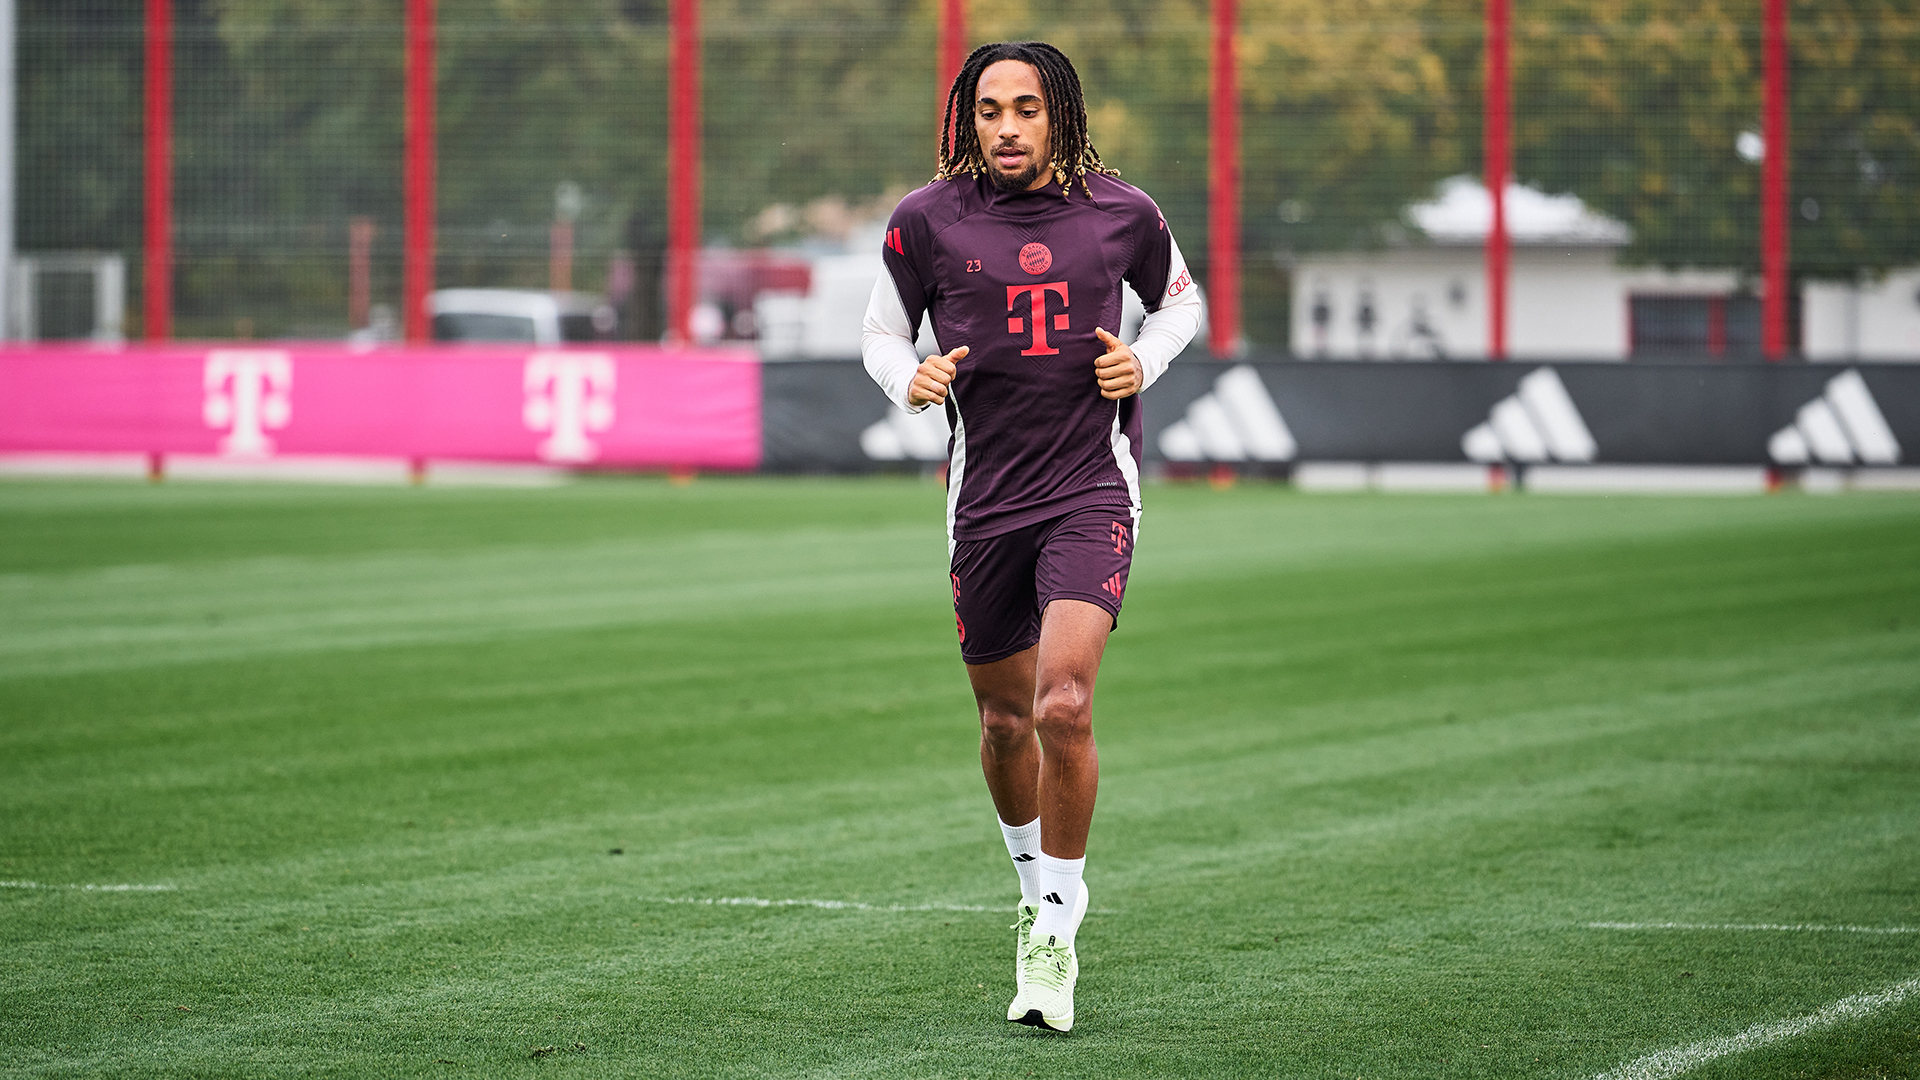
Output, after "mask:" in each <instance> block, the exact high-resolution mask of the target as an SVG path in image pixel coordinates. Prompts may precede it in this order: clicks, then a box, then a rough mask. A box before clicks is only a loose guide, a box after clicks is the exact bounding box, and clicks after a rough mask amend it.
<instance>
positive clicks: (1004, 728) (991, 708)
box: [980, 701, 1033, 749]
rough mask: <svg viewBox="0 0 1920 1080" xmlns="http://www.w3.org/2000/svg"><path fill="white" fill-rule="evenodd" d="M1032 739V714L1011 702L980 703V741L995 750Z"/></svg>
mask: <svg viewBox="0 0 1920 1080" xmlns="http://www.w3.org/2000/svg"><path fill="white" fill-rule="evenodd" d="M1032 738H1033V713H1032V712H1030V711H1029V710H1027V709H1024V708H1021V707H1019V706H1018V705H1016V704H1015V703H1013V702H1001V701H982V702H980V739H981V741H983V742H985V743H986V744H987V745H988V746H991V747H994V748H995V749H999V748H1003V747H1012V746H1018V745H1019V744H1020V743H1021V742H1022V741H1025V740H1030V739H1032Z"/></svg>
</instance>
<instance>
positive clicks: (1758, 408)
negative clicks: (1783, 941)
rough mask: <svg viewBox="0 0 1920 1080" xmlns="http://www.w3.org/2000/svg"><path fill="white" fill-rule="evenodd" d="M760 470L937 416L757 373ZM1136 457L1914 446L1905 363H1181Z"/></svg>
mask: <svg viewBox="0 0 1920 1080" xmlns="http://www.w3.org/2000/svg"><path fill="white" fill-rule="evenodd" d="M763 371H764V373H765V374H764V379H765V382H764V398H763V417H764V424H765V446H764V458H763V461H764V465H763V466H762V467H763V468H767V469H772V470H776V471H788V472H803V471H829V472H858V471H867V470H873V469H903V468H905V469H919V468H924V467H926V466H928V465H932V464H937V463H939V462H941V461H944V460H945V457H946V421H945V416H944V414H943V413H942V412H941V411H940V410H937V409H929V410H927V411H926V412H924V413H921V414H919V415H917V416H915V415H909V414H907V413H906V412H904V411H903V410H900V409H897V408H893V407H892V406H890V405H889V404H888V403H887V402H886V401H885V400H884V399H883V398H882V397H881V395H880V393H879V391H878V390H877V389H876V388H875V387H874V385H873V382H872V380H871V379H869V378H868V377H867V374H866V372H865V370H864V369H863V368H862V367H861V365H860V364H859V363H858V362H857V361H804V362H796V363H779V364H767V365H764V366H763ZM1145 405H1146V425H1145V428H1146V430H1145V440H1144V445H1143V448H1142V449H1143V452H1144V454H1145V456H1146V458H1147V460H1148V461H1150V462H1155V461H1157V462H1163V463H1175V464H1187V463H1191V464H1201V463H1229V464H1234V465H1242V466H1261V465H1266V466H1275V467H1282V468H1284V467H1285V466H1287V465H1288V464H1291V463H1293V462H1299V461H1358V462H1390V461H1391V462H1400V461H1404V462H1482V463H1489V464H1492V463H1508V464H1516V465H1529V464H1567V465H1579V464H1590V463H1591V464H1670V465H1775V466H1783V467H1795V466H1800V465H1829V466H1847V465H1852V466H1869V467H1870V466H1880V465H1896V464H1902V463H1906V464H1912V463H1913V461H1914V457H1913V455H1914V454H1915V452H1916V450H1915V448H1917V447H1920V364H1914V365H1906V364H1861V365H1855V366H1848V367H1842V366H1839V365H1827V364H1818V365H1816V364H1801V363H1795V364H1719V363H1701V364H1622V363H1566V362H1555V363H1552V364H1541V363H1528V362H1525V361H1509V362H1506V363H1498V364H1493V363H1484V362H1451V363H1447V362H1441V363H1366V362H1298V361H1293V362H1289V361H1259V360H1254V361H1252V362H1241V363H1222V362H1216V361H1212V360H1206V359H1196V358H1194V357H1193V355H1192V354H1191V353H1190V354H1189V355H1188V357H1186V358H1183V359H1181V360H1180V361H1178V362H1176V363H1175V364H1174V365H1173V366H1172V367H1171V368H1169V369H1168V371H1167V372H1166V374H1164V375H1163V376H1161V378H1160V380H1159V381H1158V382H1156V383H1155V384H1154V386H1153V388H1152V389H1151V390H1149V391H1147V393H1146V395H1145Z"/></svg>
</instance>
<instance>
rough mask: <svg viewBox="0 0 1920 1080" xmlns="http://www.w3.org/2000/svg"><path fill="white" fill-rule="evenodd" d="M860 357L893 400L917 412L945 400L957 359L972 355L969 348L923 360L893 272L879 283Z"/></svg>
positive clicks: (863, 329) (864, 327) (862, 333)
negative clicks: (895, 284) (915, 349)
mask: <svg viewBox="0 0 1920 1080" xmlns="http://www.w3.org/2000/svg"><path fill="white" fill-rule="evenodd" d="M860 355H861V358H862V359H864V360H865V361H866V365H867V374H868V375H871V376H873V381H874V382H876V383H879V384H880V389H881V390H884V391H885V392H886V395H887V400H889V401H891V402H893V403H894V404H895V405H898V406H900V407H901V408H903V409H905V410H907V411H908V412H914V413H917V412H919V411H921V410H922V409H925V408H926V407H927V406H929V405H941V404H945V402H946V400H947V384H948V383H951V382H952V381H953V374H954V371H955V370H956V367H955V361H957V360H959V359H960V358H961V357H963V356H965V355H967V347H966V346H965V345H962V346H960V347H959V348H957V349H955V350H953V351H952V352H950V353H947V354H946V355H945V356H929V357H927V358H926V359H925V360H922V359H920V357H919V355H918V354H916V353H915V352H914V351H913V324H912V322H911V321H909V320H908V318H907V311H906V308H905V307H904V306H903V305H902V304H901V303H900V293H899V290H897V289H895V288H894V284H893V279H892V275H891V274H882V275H880V280H878V281H876V282H874V283H873V296H872V298H870V299H869V300H868V301H867V317H866V318H865V319H863V320H862V321H861V323H860Z"/></svg>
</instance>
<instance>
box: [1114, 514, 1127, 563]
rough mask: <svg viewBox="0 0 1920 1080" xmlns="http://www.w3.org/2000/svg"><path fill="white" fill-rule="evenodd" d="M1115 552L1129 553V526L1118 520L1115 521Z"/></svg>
mask: <svg viewBox="0 0 1920 1080" xmlns="http://www.w3.org/2000/svg"><path fill="white" fill-rule="evenodd" d="M1113 553H1114V554H1115V555H1125V554H1126V553H1127V527H1126V526H1125V525H1122V524H1120V523H1119V522H1117V521H1116V522H1114V523H1113Z"/></svg>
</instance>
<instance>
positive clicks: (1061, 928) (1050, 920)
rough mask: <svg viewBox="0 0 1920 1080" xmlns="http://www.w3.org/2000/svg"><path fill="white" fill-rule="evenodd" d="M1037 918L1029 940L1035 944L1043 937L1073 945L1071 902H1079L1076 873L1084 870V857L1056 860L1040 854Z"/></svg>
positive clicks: (1078, 874) (1078, 880) (1078, 883)
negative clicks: (1031, 937) (1031, 939)
mask: <svg viewBox="0 0 1920 1080" xmlns="http://www.w3.org/2000/svg"><path fill="white" fill-rule="evenodd" d="M1038 866H1039V867H1040V916H1039V918H1036V919H1034V920H1033V938H1034V940H1035V941H1039V940H1041V939H1044V938H1046V937H1049V936H1051V937H1054V938H1057V939H1059V941H1060V943H1061V944H1063V945H1071V944H1073V932H1074V930H1075V929H1076V927H1075V926H1074V925H1073V905H1074V901H1076V900H1078V899H1080V873H1081V871H1083V870H1085V869H1086V866H1087V860H1086V857H1085V856H1082V857H1080V858H1078V859H1056V858H1054V857H1053V856H1051V855H1048V854H1047V853H1045V852H1041V853H1040V860H1039V863H1038Z"/></svg>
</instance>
